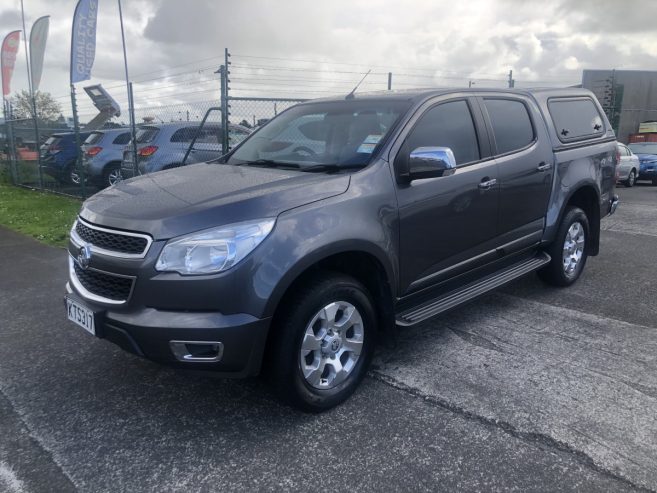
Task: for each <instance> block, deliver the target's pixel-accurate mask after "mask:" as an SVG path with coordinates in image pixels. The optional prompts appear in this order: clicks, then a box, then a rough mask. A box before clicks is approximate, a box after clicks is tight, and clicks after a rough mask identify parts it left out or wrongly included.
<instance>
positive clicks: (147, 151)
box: [137, 146, 157, 157]
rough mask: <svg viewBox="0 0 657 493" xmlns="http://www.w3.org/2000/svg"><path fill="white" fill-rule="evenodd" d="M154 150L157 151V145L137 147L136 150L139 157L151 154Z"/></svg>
mask: <svg viewBox="0 0 657 493" xmlns="http://www.w3.org/2000/svg"><path fill="white" fill-rule="evenodd" d="M155 151H157V146H146V147H142V148H141V149H139V151H137V155H139V156H141V157H147V156H152V155H153V154H155Z"/></svg>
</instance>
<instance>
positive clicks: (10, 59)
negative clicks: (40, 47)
mask: <svg viewBox="0 0 657 493" xmlns="http://www.w3.org/2000/svg"><path fill="white" fill-rule="evenodd" d="M20 43H21V32H20V31H12V32H10V33H9V34H7V36H5V39H4V41H3V42H2V51H0V68H1V69H2V95H3V96H7V95H8V94H9V93H10V92H11V76H12V75H13V74H14V65H15V64H16V54H17V53H18V47H19V46H20Z"/></svg>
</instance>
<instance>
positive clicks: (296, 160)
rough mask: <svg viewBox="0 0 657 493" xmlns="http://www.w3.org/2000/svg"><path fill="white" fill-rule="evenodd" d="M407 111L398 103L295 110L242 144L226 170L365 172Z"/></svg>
mask: <svg viewBox="0 0 657 493" xmlns="http://www.w3.org/2000/svg"><path fill="white" fill-rule="evenodd" d="M408 107H409V103H407V102H403V101H389V100H378V101H377V100H371V101H335V102H327V103H310V104H302V105H299V106H295V107H294V108H291V109H289V110H288V111H286V112H284V113H282V114H281V115H279V116H278V117H276V118H274V119H273V120H272V121H271V122H269V123H268V124H267V125H265V126H264V127H263V128H262V129H261V130H259V131H258V132H257V133H256V134H255V135H253V136H252V137H251V138H249V139H247V140H246V141H245V142H244V143H243V144H242V145H241V146H240V147H238V148H237V150H236V151H235V152H234V153H233V154H232V155H231V156H230V158H229V159H228V161H227V162H228V164H236V165H239V164H247V165H263V166H286V165H287V166H290V167H294V168H299V169H300V170H301V171H303V170H304V169H308V170H310V168H311V167H313V170H317V169H318V167H319V166H322V165H326V166H333V167H338V168H339V167H344V168H358V167H362V166H366V165H367V164H369V162H370V160H371V159H372V155H373V154H374V153H375V152H376V150H377V149H378V146H379V145H380V144H382V143H383V141H384V140H385V138H386V136H387V135H388V133H389V131H390V129H391V128H392V127H394V125H395V124H396V122H397V121H398V120H399V117H400V116H401V115H402V114H403V112H404V111H406V110H407V109H408Z"/></svg>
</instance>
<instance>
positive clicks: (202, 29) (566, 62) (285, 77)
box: [0, 0, 657, 113]
mask: <svg viewBox="0 0 657 493" xmlns="http://www.w3.org/2000/svg"><path fill="white" fill-rule="evenodd" d="M74 7H75V0H30V2H29V3H26V8H27V9H28V10H27V11H26V15H27V19H26V20H27V24H28V29H29V25H30V24H31V22H32V21H34V20H35V19H36V18H37V17H39V16H41V15H46V14H51V29H50V39H49V42H48V48H47V52H46V58H45V70H44V75H43V82H42V89H43V90H46V91H50V92H51V93H53V94H54V95H58V96H61V97H62V99H61V102H62V104H63V105H64V106H66V105H67V104H66V103H67V98H68V58H69V46H70V27H71V20H72V15H73V9H74ZM123 7H124V19H125V27H126V41H127V44H128V59H129V66H130V73H131V78H132V79H133V80H135V86H134V87H135V98H136V102H137V104H139V105H141V106H149V107H150V106H152V107H161V106H166V105H169V104H174V103H180V102H185V101H192V100H201V99H203V98H206V99H208V100H209V99H214V98H216V97H217V88H218V82H217V76H216V75H214V74H213V72H214V71H215V70H216V68H217V67H218V65H219V64H220V63H222V58H223V48H224V47H228V48H230V50H231V53H233V57H232V63H233V65H232V67H231V70H232V74H231V79H232V82H231V89H232V91H233V92H232V93H233V94H235V95H242V96H281V95H285V94H287V95H289V94H297V95H299V96H302V95H303V96H304V97H313V96H323V95H326V94H328V93H335V92H348V90H349V89H350V88H351V87H353V85H355V83H356V82H357V81H358V80H359V79H360V78H361V74H362V73H363V72H365V71H367V70H368V69H369V68H372V74H371V75H370V76H369V77H368V78H367V79H366V81H365V82H364V84H363V90H372V89H384V88H385V87H386V83H387V73H388V72H392V73H393V87H397V88H400V89H401V88H409V87H427V86H432V85H451V86H454V85H461V86H463V85H467V84H468V81H469V80H473V81H475V83H476V84H477V86H478V87H482V86H504V85H505V84H506V77H507V74H508V71H509V70H510V69H513V73H514V78H515V79H516V81H517V85H518V86H527V85H557V84H567V83H577V82H579V81H580V80H581V70H582V69H583V68H610V67H618V68H620V67H622V68H633V69H641V68H643V69H645V68H652V67H657V34H656V33H655V31H654V30H653V29H652V23H653V19H654V18H655V17H656V16H655V14H657V2H655V1H654V0H628V1H626V2H618V1H615V0H596V1H593V0H577V1H575V0H563V1H555V2H545V1H544V0H541V1H540V2H539V1H538V0H497V1H492V0H469V1H467V2H454V1H449V0H415V1H414V2H413V3H412V8H411V7H410V5H409V4H408V3H404V2H399V1H398V0H395V1H393V0H369V1H364V0H361V1H354V0H332V1H330V2H308V1H307V0H286V1H275V0H250V1H243V0H222V1H217V0H193V1H181V0H127V1H124V2H123ZM19 9H20V2H19V1H18V0H5V1H4V2H3V4H2V7H0V26H2V28H3V29H4V30H5V31H9V30H11V29H19V28H20V17H19V12H20V10H19ZM0 34H1V33H0ZM298 60H305V61H298ZM24 63H25V60H24V55H23V54H20V56H19V57H18V60H17V64H16V74H15V77H14V83H13V87H14V88H16V89H20V88H22V87H25V86H26V77H25V75H24V74H25V66H24ZM93 76H94V79H93V80H92V81H91V83H98V82H100V83H103V84H104V85H105V86H106V87H108V88H110V93H112V94H113V95H115V97H116V98H117V99H118V100H119V102H121V103H122V104H123V105H124V106H125V103H126V102H127V97H126V95H125V87H124V83H123V76H124V75H123V58H122V51H121V40H120V30H119V24H118V10H117V7H116V3H115V2H101V4H100V15H99V20H98V44H97V51H96V63H95V65H94V69H93ZM83 85H84V84H83ZM80 104H81V107H82V110H83V111H85V112H87V113H91V112H92V111H93V108H92V107H90V103H89V102H88V101H86V99H85V97H81V98H80Z"/></svg>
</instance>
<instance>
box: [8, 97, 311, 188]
mask: <svg viewBox="0 0 657 493" xmlns="http://www.w3.org/2000/svg"><path fill="white" fill-rule="evenodd" d="M300 101H302V100H293V99H276V98H248V97H237V98H229V99H228V108H229V111H228V150H230V149H232V148H233V147H235V146H236V145H237V144H239V143H240V142H241V141H242V140H244V139H245V138H246V137H248V135H249V134H250V133H251V132H253V131H254V130H255V129H257V128H258V127H259V126H261V125H263V124H265V123H266V122H268V121H269V120H270V119H272V118H273V117H274V116H276V115H277V114H278V113H280V112H281V111H284V110H285V109H287V108H289V107H291V106H293V105H294V104H297V103H298V102H300ZM92 117H93V113H89V114H85V115H84V116H82V115H81V121H82V125H81V129H80V141H81V161H79V160H78V153H77V141H76V136H75V134H74V132H73V130H72V129H71V128H69V127H67V126H65V125H61V126H46V125H42V126H41V128H40V137H41V140H40V142H39V144H37V143H36V142H35V133H34V126H33V121H32V120H12V119H8V120H7V121H6V122H5V123H4V125H3V129H2V132H0V139H1V140H2V142H1V143H2V150H3V152H2V155H1V156H0V159H1V161H0V174H1V176H2V180H3V181H4V182H11V183H13V184H16V185H20V186H25V187H29V188H34V189H42V190H48V191H51V192H56V193H62V194H66V195H71V196H76V197H81V198H84V197H88V196H90V195H93V194H94V193H96V192H98V191H99V190H101V189H103V188H105V187H107V186H111V185H112V184H114V183H116V182H117V181H118V180H120V179H124V178H131V177H133V176H135V175H137V174H146V173H153V172H156V171H161V170H165V169H170V168H175V167H179V166H183V165H188V164H193V163H197V162H203V161H208V160H211V159H216V158H218V157H220V156H221V155H222V154H223V153H224V146H223V142H222V138H223V130H222V109H221V102H220V101H219V100H206V101H196V102H191V103H179V104H171V105H164V104H159V105H157V106H155V105H149V106H144V105H138V104H136V105H135V121H136V126H137V133H136V135H137V163H136V165H135V162H134V158H133V156H134V154H133V150H132V144H131V139H130V137H131V132H130V127H129V125H127V122H125V121H122V119H120V120H119V121H118V122H110V123H107V124H105V126H103V127H102V128H99V129H95V130H89V129H86V128H85V126H84V122H85V120H86V119H87V118H92Z"/></svg>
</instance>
